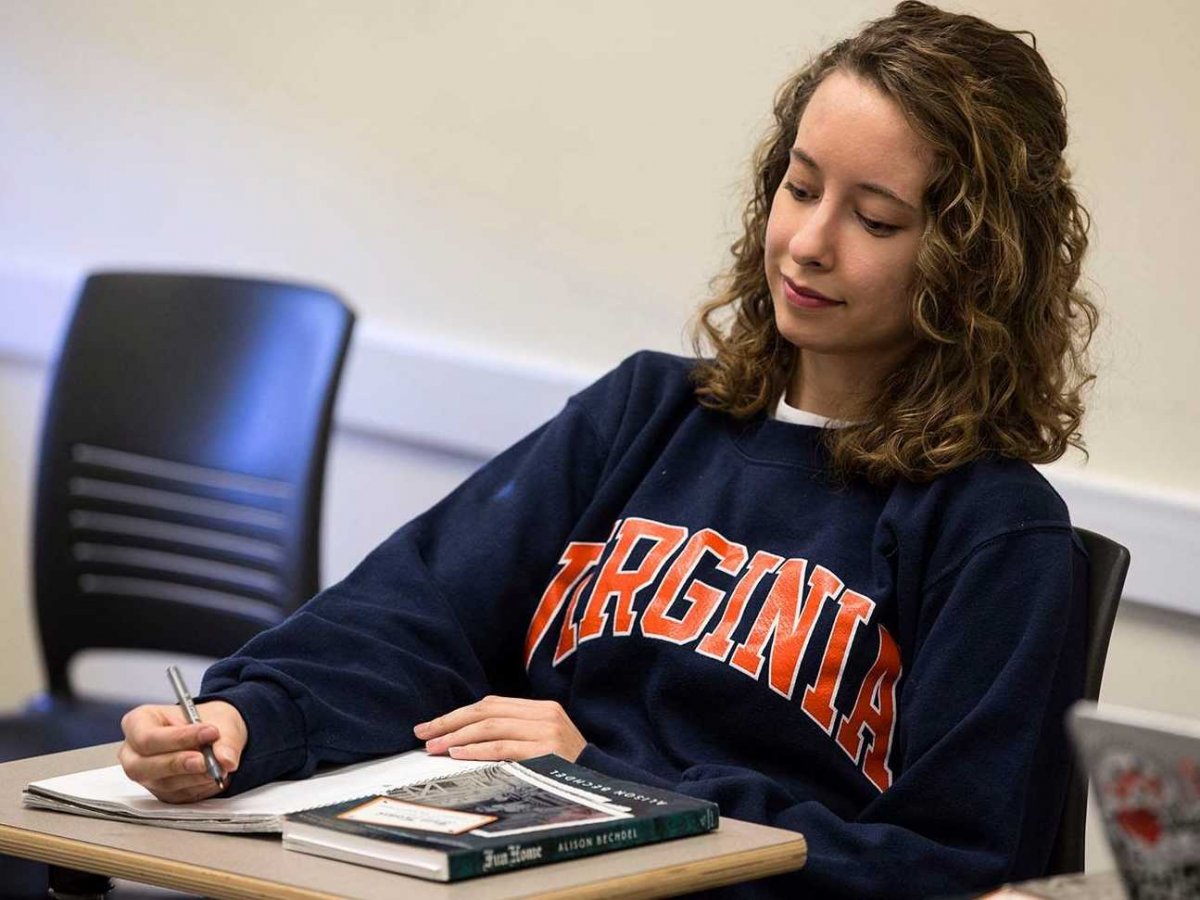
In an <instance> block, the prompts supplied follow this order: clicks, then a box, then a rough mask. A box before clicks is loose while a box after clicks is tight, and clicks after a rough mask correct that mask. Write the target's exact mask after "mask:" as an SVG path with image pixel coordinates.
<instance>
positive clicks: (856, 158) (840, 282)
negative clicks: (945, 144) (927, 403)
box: [765, 71, 931, 375]
mask: <svg viewBox="0 0 1200 900" xmlns="http://www.w3.org/2000/svg"><path fill="white" fill-rule="evenodd" d="M930 159H931V154H930V152H929V151H928V149H927V145H925V144H924V143H923V142H922V140H921V139H920V138H919V137H918V136H917V135H916V134H915V133H914V132H913V130H912V129H911V128H910V127H909V125H908V123H907V121H906V120H905V118H904V115H903V113H902V112H901V111H900V107H899V106H898V105H896V103H895V102H894V101H892V100H890V99H889V98H888V97H886V96H884V95H883V94H882V93H880V91H879V90H877V89H876V88H875V87H873V86H872V85H870V84H869V83H867V82H866V81H863V80H862V79H860V78H858V77H856V76H854V75H850V74H847V73H844V72H840V71H835V72H833V73H831V74H830V75H829V76H827V77H826V79H825V80H824V81H823V82H822V83H821V84H820V85H819V86H818V87H817V89H816V91H815V92H814V93H813V96H812V98H811V99H810V100H809V103H808V106H807V108H806V109H805V111H804V114H803V116H802V117H801V119H800V125H799V128H798V129H797V131H796V140H795V143H794V145H793V148H792V154H791V161H790V165H789V167H788V170H787V173H786V174H785V175H784V177H783V181H782V183H781V184H780V185H779V189H778V190H777V191H776V192H775V197H774V200H773V201H772V203H771V214H770V217H769V219H768V221H767V234H766V251H765V257H766V259H765V262H766V275H767V283H768V285H769V286H770V290H771V299H772V301H773V304H774V310H775V323H776V325H777V327H778V328H779V331H780V333H782V334H783V336H784V337H785V338H787V340H788V341H790V342H791V343H792V344H794V345H795V346H797V347H798V348H800V349H801V351H802V354H801V358H802V360H803V359H806V358H807V357H808V355H809V354H828V355H831V356H839V357H841V360H840V362H841V363H850V364H852V367H853V366H854V365H858V364H861V365H862V367H863V374H864V375H866V374H867V373H875V374H877V373H880V372H882V371H887V370H890V369H891V368H892V367H893V366H894V365H895V364H896V363H898V362H899V361H900V360H901V359H902V358H903V356H904V355H905V354H906V353H907V351H908V350H909V348H910V347H911V346H912V344H913V342H914V337H913V331H912V325H911V318H910V298H911V290H912V284H913V278H914V275H915V271H916V258H917V247H918V244H919V242H920V239H921V233H922V230H923V228H924V226H925V215H924V212H923V204H922V198H923V195H924V192H925V187H926V185H927V184H928V181H929V176H930Z"/></svg>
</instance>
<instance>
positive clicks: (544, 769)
mask: <svg viewBox="0 0 1200 900" xmlns="http://www.w3.org/2000/svg"><path fill="white" fill-rule="evenodd" d="M718 824H719V817H718V812H717V805H716V804H715V803H712V802H710V801H707V800H697V799H695V798H693V797H687V796H684V795H682V794H676V793H674V792H671V791H666V790H662V789H660V788H654V787H647V786H645V785H641V784H637V783H635V782H630V781H624V780H621V779H617V778H610V777H609V776H607V775H603V774H601V773H599V772H596V771H593V770H592V769H588V768H585V767H584V766H580V765H576V764H574V763H569V762H567V761H566V760H564V759H561V758H560V757H557V756H553V755H550V756H539V757H537V758H535V759H529V760H525V761H523V762H519V763H516V762H501V763H492V764H489V765H486V766H484V767H481V768H476V769H474V770H472V771H467V772H461V773H455V774H452V775H443V776H438V777H433V778H430V779H427V780H424V781H421V782H418V783H415V784H409V785H404V786H398V787H394V788H392V789H390V790H386V791H380V792H377V793H375V794H372V795H370V796H364V797H359V798H356V799H353V800H346V801H343V802H340V803H333V804H330V805H327V806H323V807H320V808H317V809H309V810H304V811H302V812H298V813H293V814H291V815H289V816H287V817H286V818H285V821H284V825H283V846H284V848H285V849H288V850H297V851H300V852H302V853H311V854H315V855H317V856H326V857H330V858H332V859H337V860H341V861H343V862H350V863H357V864H359V865H365V866H372V867H375V868H379V869H386V870H387V871H390V872H399V873H402V874H405V875H416V876H418V877H420V878H428V879H432V880H435V881H459V880H461V879H466V878H475V877H478V876H481V875H490V874H493V873H497V872H507V871H511V870H514V869H522V868H526V867H529V866H537V865H544V864H546V863H553V862H559V861H562V860H567V859H575V858H577V857H581V856H591V855H594V854H597V853H606V852H608V851H612V850H620V849H623V848H626V847H636V846H640V845H643V844H651V843H657V842H659V841H666V840H672V839H675V838H681V837H686V836H689V835H697V834H702V833H704V832H707V831H712V830H714V829H715V828H717V827H718Z"/></svg>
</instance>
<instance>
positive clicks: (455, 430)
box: [0, 270, 1200, 615]
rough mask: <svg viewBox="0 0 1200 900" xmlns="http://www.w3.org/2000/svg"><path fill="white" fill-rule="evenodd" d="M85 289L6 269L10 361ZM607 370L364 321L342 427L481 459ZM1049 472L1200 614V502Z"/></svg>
mask: <svg viewBox="0 0 1200 900" xmlns="http://www.w3.org/2000/svg"><path fill="white" fill-rule="evenodd" d="M76 290H77V285H76V284H75V283H73V282H72V281H70V280H69V279H66V278H60V279H54V278H47V277H43V276H40V275H28V274H24V273H19V272H8V271H3V270H0V323H3V325H2V327H0V358H7V359H10V360H23V361H26V362H28V363H30V364H33V365H39V366H45V365H47V364H48V363H49V361H50V360H51V359H52V357H53V354H54V350H55V347H56V346H57V343H58V336H59V333H60V331H61V329H62V326H63V324H64V323H65V321H66V317H67V314H68V312H69V309H70V305H71V302H72V298H73V297H74V294H75V291H76ZM599 374H600V373H599V372H588V371H583V370H579V369H576V368H573V367H571V366H570V365H568V364H566V363H559V362H539V363H534V362H530V361H528V360H524V359H521V358H518V357H515V356H511V355H508V356H506V355H503V354H500V353H497V352H496V351H495V350H494V349H492V348H481V347H478V346H470V345H467V344H464V343H459V342H452V341H447V340H445V339H441V338H435V337H431V336H428V335H419V334H412V335H407V334H402V333H400V332H398V331H397V330H395V329H392V328H385V327H381V326H379V325H377V324H375V323H373V322H362V321H360V322H359V323H358V326H357V327H356V330H355V334H354V338H353V341H352V344H351V349H350V355H349V360H348V362H347V368H346V372H345V376H344V379H343V382H342V387H341V393H340V396H339V399H338V407H337V412H336V418H335V421H336V427H338V428H341V429H347V430H350V431H354V432H358V433H363V434H370V435H374V436H376V437H379V438H383V439H385V440H391V441H397V442H400V443H406V444H410V445H411V444H417V445H423V446H428V447H434V448H438V449H440V450H442V451H444V452H447V453H452V454H455V455H459V456H465V457H470V458H475V459H479V460H482V459H486V458H488V457H490V456H492V455H494V454H495V453H497V452H499V451H500V450H502V449H503V448H505V447H507V446H508V445H509V444H511V443H513V442H514V441H515V440H517V439H518V438H519V437H521V436H522V435H524V434H526V433H527V432H529V431H531V430H532V429H533V428H535V427H536V426H537V425H539V424H540V423H542V422H543V421H545V420H546V419H548V418H549V417H550V416H552V415H554V414H555V413H556V412H557V411H558V409H559V408H560V407H561V406H562V404H563V402H564V401H565V400H566V398H567V397H568V396H569V395H570V394H571V393H573V392H574V391H576V390H578V389H580V388H581V387H583V386H584V385H586V384H587V383H588V382H589V381H591V380H592V379H593V378H594V377H596V376H598V375H599ZM1043 471H1044V473H1045V475H1046V476H1047V478H1049V479H1050V481H1051V482H1052V483H1053V484H1054V486H1055V487H1056V488H1057V489H1058V490H1059V492H1060V493H1061V494H1062V495H1063V497H1064V498H1065V499H1066V501H1067V503H1068V505H1069V506H1070V508H1071V516H1072V519H1073V521H1074V522H1075V524H1077V525H1080V526H1082V527H1084V528H1089V529H1092V530H1093V531H1097V532H1100V533H1101V534H1105V535H1108V536H1109V537H1111V538H1113V539H1114V540H1117V541H1119V542H1121V543H1122V544H1124V545H1125V546H1127V547H1128V548H1129V550H1130V553H1131V554H1132V557H1133V562H1132V565H1131V566H1130V572H1129V579H1128V581H1127V582H1126V589H1125V596H1126V599H1127V600H1132V601H1135V602H1138V603H1144V604H1148V605H1152V606H1158V607H1162V608H1166V609H1170V610H1174V611H1177V612H1182V613H1188V614H1191V615H1200V594H1198V592H1197V591H1196V590H1195V589H1194V579H1193V577H1192V574H1191V572H1190V565H1189V562H1190V560H1192V559H1197V558H1200V497H1196V496H1194V495H1191V494H1188V493H1185V492H1174V491H1163V490H1161V489H1158V488H1151V487H1148V486H1144V485H1139V484H1137V483H1133V482H1128V483H1127V482H1120V481H1116V480H1113V479H1109V478H1104V477H1099V476H1095V475H1093V474H1091V473H1088V472H1086V471H1082V470H1078V469H1073V468H1068V467H1065V466H1050V467H1046V468H1045V469H1044V470H1043Z"/></svg>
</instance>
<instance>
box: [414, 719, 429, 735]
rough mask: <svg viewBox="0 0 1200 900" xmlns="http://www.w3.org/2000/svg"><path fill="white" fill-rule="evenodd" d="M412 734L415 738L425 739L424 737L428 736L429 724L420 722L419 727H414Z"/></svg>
mask: <svg viewBox="0 0 1200 900" xmlns="http://www.w3.org/2000/svg"><path fill="white" fill-rule="evenodd" d="M413 734H415V735H416V736H417V737H425V735H427V734H429V723H428V722H422V723H421V724H419V725H414V726H413Z"/></svg>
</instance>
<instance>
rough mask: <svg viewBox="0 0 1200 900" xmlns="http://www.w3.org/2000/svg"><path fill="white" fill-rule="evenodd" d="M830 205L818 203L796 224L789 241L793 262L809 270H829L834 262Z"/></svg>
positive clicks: (832, 223) (789, 251)
mask: <svg viewBox="0 0 1200 900" xmlns="http://www.w3.org/2000/svg"><path fill="white" fill-rule="evenodd" d="M832 212H833V210H832V208H831V207H830V205H829V204H828V203H822V202H818V203H815V204H813V206H812V207H810V208H809V210H808V213H807V215H804V216H802V217H800V218H799V220H798V221H797V222H796V230H795V231H794V232H793V233H792V239H791V240H790V241H788V253H789V254H790V255H791V257H792V260H793V262H795V263H796V264H797V265H799V266H804V267H808V268H820V269H829V268H831V267H832V266H833V262H834V224H835V223H834V221H833V215H832Z"/></svg>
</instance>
